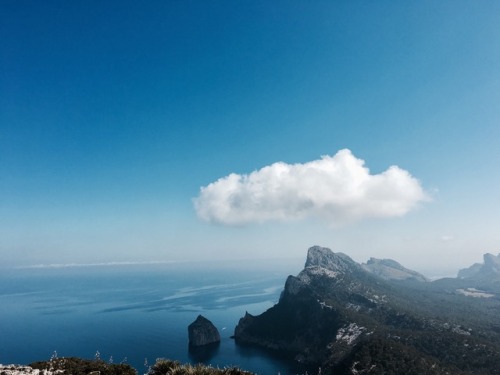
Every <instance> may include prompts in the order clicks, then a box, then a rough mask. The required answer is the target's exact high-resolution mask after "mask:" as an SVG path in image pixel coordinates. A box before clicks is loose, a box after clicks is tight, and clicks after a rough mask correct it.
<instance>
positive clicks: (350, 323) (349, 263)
mask: <svg viewBox="0 0 500 375" xmlns="http://www.w3.org/2000/svg"><path fill="white" fill-rule="evenodd" d="M388 266H389V267H390V268H391V269H396V270H399V271H401V272H404V273H405V274H407V275H408V274H409V275H413V271H411V270H407V269H405V268H404V267H402V266H400V265H399V263H397V262H394V263H390V262H389V264H388ZM401 268H402V269H401ZM415 274H417V273H415ZM417 275H418V274H417ZM431 284H432V283H412V284H408V285H407V284H401V283H399V282H398V283H397V284H396V283H394V282H392V281H390V280H387V279H386V278H384V277H380V276H377V274H375V273H373V272H372V271H368V270H366V269H364V267H362V266H361V265H360V264H358V263H356V262H354V261H353V260H352V259H351V258H349V257H348V256H347V255H345V254H342V253H333V252H332V251H331V250H329V249H327V248H322V247H319V246H314V247H312V248H310V249H309V251H308V254H307V260H306V263H305V268H304V269H303V270H302V271H301V272H300V273H299V274H298V275H297V276H289V277H288V279H287V280H286V283H285V288H284V290H283V292H282V294H281V297H280V300H279V302H278V303H277V304H276V305H275V306H273V307H272V308H271V309H269V310H268V311H266V312H264V313H263V314H261V315H258V316H252V315H250V314H246V315H245V317H243V318H242V319H241V320H240V322H239V324H238V326H237V327H236V329H235V339H236V341H237V343H239V344H252V345H258V346H261V347H264V348H268V349H272V350H276V351H279V352H282V353H287V354H288V355H290V356H292V357H293V358H295V360H297V361H299V362H302V363H305V364H310V365H312V366H321V367H322V371H323V372H322V373H333V372H334V373H335V374H340V375H341V374H352V373H356V371H364V370H366V369H369V368H371V367H373V366H374V367H373V368H377V369H378V371H379V373H382V372H384V373H386V374H391V373H399V374H401V373H407V374H412V373H413V374H417V373H424V372H425V373H428V374H440V373H445V372H450V373H467V371H465V369H466V368H467V366H469V368H472V369H475V371H478V372H480V373H481V372H482V373H496V372H491V369H490V368H489V367H488V363H492V362H491V361H497V360H498V361H499V362H497V363H500V346H499V343H500V335H497V336H495V335H493V336H491V337H489V338H488V340H489V339H491V341H487V340H486V341H487V342H483V343H481V344H480V343H479V341H481V340H483V341H484V337H482V338H481V337H480V336H481V335H480V334H478V335H477V336H476V332H475V330H474V329H475V328H476V327H475V326H474V329H472V328H471V326H466V325H461V324H458V323H457V321H456V320H451V318H450V319H449V320H448V318H447V317H446V316H445V315H443V318H442V319H440V318H436V316H438V317H439V316H441V315H442V314H444V313H445V312H446V311H447V309H448V308H447V307H446V306H444V307H443V310H441V307H440V306H438V307H436V305H437V304H438V303H441V304H443V302H442V301H440V300H442V299H443V298H442V294H439V293H441V291H439V292H436V291H434V292H432V293H431V292H426V289H425V288H427V286H428V285H431ZM411 288H413V289H411ZM433 293H434V294H433ZM435 294H436V295H435ZM450 298H455V297H450ZM457 298H458V297H457ZM460 298H462V297H460ZM434 299H435V300H434ZM427 305H429V306H431V307H428V306H427ZM497 305H498V308H500V303H498V304H497ZM472 306H473V305H472ZM437 308H439V310H436V309H437ZM495 319H496V321H495V322H493V324H498V327H500V319H498V318H495ZM465 321H467V320H463V322H465ZM490 323H492V322H489V323H488V324H490ZM495 340H497V341H495ZM471 345H472V346H473V347H474V346H475V345H477V348H479V347H480V345H485V346H484V348H487V349H485V351H484V352H482V353H481V354H479V352H478V351H477V350H476V351H471ZM387 366H389V367H387ZM380 371H382V372H380ZM498 373H500V372H498Z"/></svg>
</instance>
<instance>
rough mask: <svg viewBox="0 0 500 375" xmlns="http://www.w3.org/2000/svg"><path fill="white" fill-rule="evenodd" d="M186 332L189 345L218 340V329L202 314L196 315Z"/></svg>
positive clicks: (201, 344) (203, 344)
mask: <svg viewBox="0 0 500 375" xmlns="http://www.w3.org/2000/svg"><path fill="white" fill-rule="evenodd" d="M188 334H189V345H190V346H194V347H197V346H205V345H209V344H216V343H219V342H220V335H219V331H218V330H217V328H216V327H215V326H214V325H213V324H212V322H211V321H210V320H208V319H207V318H205V317H204V316H202V315H198V317H197V318H196V320H195V321H194V322H193V323H191V324H190V325H189V326H188Z"/></svg>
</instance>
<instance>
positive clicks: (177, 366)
mask: <svg viewBox="0 0 500 375" xmlns="http://www.w3.org/2000/svg"><path fill="white" fill-rule="evenodd" d="M148 375H253V373H251V372H247V371H243V370H240V369H239V368H237V367H226V368H223V369H218V368H213V367H210V366H204V365H201V364H198V365H194V366H193V365H189V364H184V365H183V364H181V363H180V362H178V361H171V360H169V359H158V360H156V363H155V364H154V366H153V367H151V369H150V370H149V373H148Z"/></svg>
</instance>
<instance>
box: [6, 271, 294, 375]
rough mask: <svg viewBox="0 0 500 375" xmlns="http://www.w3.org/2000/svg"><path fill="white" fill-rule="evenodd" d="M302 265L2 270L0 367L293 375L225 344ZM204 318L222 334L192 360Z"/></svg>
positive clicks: (280, 363) (282, 364)
mask: <svg viewBox="0 0 500 375" xmlns="http://www.w3.org/2000/svg"><path fill="white" fill-rule="evenodd" d="M300 268H301V265H300V264H299V262H290V263H286V264H283V263H282V262H275V264H269V263H268V264H265V265H264V264H254V263H252V262H239V263H233V264H231V263H223V264H202V263H192V264H188V263H172V264H158V265H130V266H123V265H122V266H86V267H67V268H42V269H3V270H1V272H0V363H3V364H7V363H9V364H10V363H20V364H28V363H31V362H33V361H37V360H48V359H49V358H50V357H51V356H52V354H53V353H54V351H56V352H57V355H58V356H59V357H70V356H79V357H83V358H94V356H95V354H96V352H97V351H99V353H100V357H101V358H102V359H104V360H107V361H108V360H110V359H111V357H112V360H113V362H114V363H119V362H121V361H125V360H126V361H127V363H129V364H131V365H132V366H134V367H135V368H136V369H137V370H138V372H139V374H142V373H145V372H146V371H147V366H145V361H146V360H147V363H148V364H153V363H154V361H155V359H156V358H162V357H164V358H170V359H177V360H179V361H181V362H191V363H197V362H203V363H206V364H210V365H212V366H219V367H224V366H230V365H237V366H240V367H242V368H244V369H246V370H250V371H254V372H257V373H259V374H277V373H278V372H279V373H281V374H293V373H296V372H298V371H300V369H297V368H295V367H294V366H293V364H292V363H290V362H289V361H286V360H284V359H280V358H276V357H273V356H272V355H270V354H269V353H265V352H263V351H260V350H258V349H255V348H243V347H240V346H237V345H236V344H235V342H234V340H232V339H231V338H230V336H231V335H232V334H233V333H234V327H235V326H236V324H237V323H238V320H239V318H241V317H242V316H243V315H244V314H245V311H248V312H249V313H251V314H260V313H262V312H263V311H265V310H266V309H268V308H269V307H271V306H272V305H274V304H275V303H276V302H277V301H278V299H279V295H280V293H281V291H282V290H283V286H284V283H285V280H286V277H287V276H288V275H289V274H296V273H297V272H298V271H299V270H300ZM198 314H202V315H204V316H205V317H207V318H208V319H210V320H211V321H212V322H213V323H214V324H215V326H216V327H217V328H218V329H219V332H220V334H221V344H220V346H219V347H218V348H217V349H215V350H214V351H213V352H211V353H201V354H200V353H190V352H189V350H188V335H187V326H188V325H189V324H190V323H191V322H192V321H193V320H194V319H196V317H197V316H198Z"/></svg>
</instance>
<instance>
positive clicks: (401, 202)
mask: <svg viewBox="0 0 500 375" xmlns="http://www.w3.org/2000/svg"><path fill="white" fill-rule="evenodd" d="M426 199H427V197H426V194H425V192H424V190H423V189H422V186H421V184H420V182H419V181H418V180H417V179H416V178H414V177H412V176H411V175H410V173H408V172H407V171H405V170H404V169H401V168H399V167H397V166H391V167H389V168H388V169H387V170H386V171H384V172H382V173H380V174H370V171H369V169H368V168H366V167H365V166H364V161H363V160H361V159H358V158H356V157H355V156H354V155H353V154H352V153H351V151H350V150H347V149H344V150H340V151H339V152H337V154H335V155H334V156H323V157H322V158H321V159H319V160H314V161H311V162H308V163H304V164H286V163H283V162H278V163H274V164H272V165H269V166H267V167H264V168H262V169H260V170H257V171H254V172H252V173H250V174H248V175H246V174H245V175H240V174H235V173H232V174H230V175H228V176H226V177H222V178H220V179H219V180H217V181H215V182H213V183H211V184H209V185H207V186H205V187H202V188H201V189H200V194H199V196H198V197H197V198H195V199H194V200H193V201H194V206H195V209H196V212H197V214H198V217H199V218H200V219H202V220H205V221H208V222H214V223H221V224H228V225H242V224H248V223H254V222H260V223H261V222H265V221H269V220H276V221H286V220H296V219H303V218H308V217H312V218H319V219H321V220H325V221H327V222H328V223H330V224H332V225H340V224H345V223H350V222H354V221H358V220H362V219H366V218H384V217H395V216H402V215H405V214H406V213H407V212H409V211H410V210H412V209H413V208H415V207H416V206H417V205H418V204H419V202H421V201H424V200H426Z"/></svg>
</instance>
